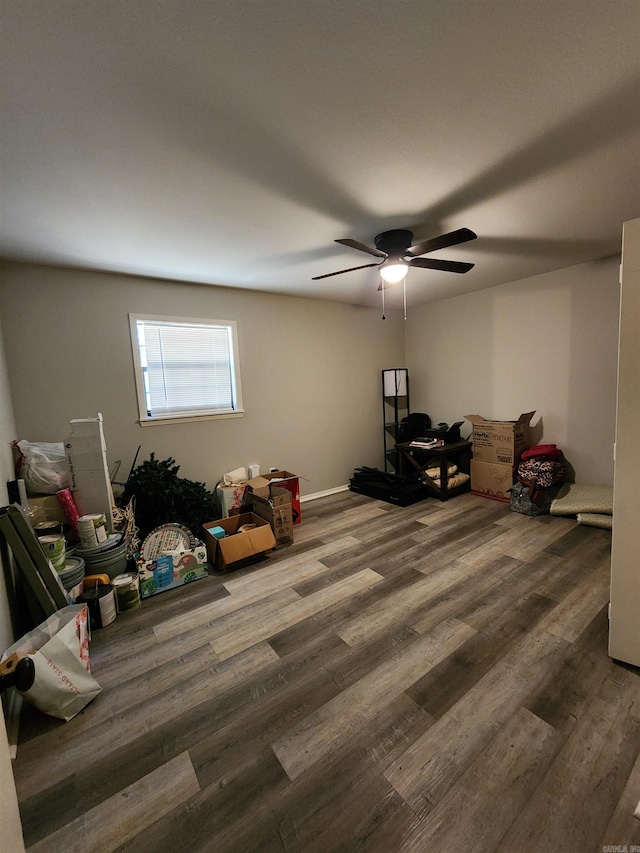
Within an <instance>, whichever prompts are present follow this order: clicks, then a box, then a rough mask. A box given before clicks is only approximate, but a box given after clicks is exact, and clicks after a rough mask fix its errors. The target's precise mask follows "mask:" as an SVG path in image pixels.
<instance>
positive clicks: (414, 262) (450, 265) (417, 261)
mask: <svg viewBox="0 0 640 853" xmlns="http://www.w3.org/2000/svg"><path fill="white" fill-rule="evenodd" d="M409 266H410V267H421V268H422V269H425V270H442V271H443V272H460V273H462V272H469V270H470V269H473V267H474V266H475V264H467V263H463V262H462V261H440V260H438V259H437V258H412V259H411V260H410V261H409Z"/></svg>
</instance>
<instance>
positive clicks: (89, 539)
mask: <svg viewBox="0 0 640 853" xmlns="http://www.w3.org/2000/svg"><path fill="white" fill-rule="evenodd" d="M78 535H79V536H80V545H81V546H82V547H83V548H97V547H98V545H100V543H101V542H106V539H107V536H108V533H107V520H106V518H105V515H104V513H103V512H94V513H92V514H91V515H82V516H80V518H79V519H78Z"/></svg>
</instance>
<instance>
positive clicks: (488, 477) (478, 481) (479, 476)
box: [471, 459, 513, 502]
mask: <svg viewBox="0 0 640 853" xmlns="http://www.w3.org/2000/svg"><path fill="white" fill-rule="evenodd" d="M512 485H513V466H512V465H504V464H503V463H501V462H476V460H475V459H472V460H471V491H472V493H473V494H474V495H482V497H484V498H493V500H495V501H505V502H508V501H509V500H510V498H511V492H510V491H509V489H510V488H511V486H512Z"/></svg>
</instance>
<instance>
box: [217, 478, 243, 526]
mask: <svg viewBox="0 0 640 853" xmlns="http://www.w3.org/2000/svg"><path fill="white" fill-rule="evenodd" d="M246 491H247V486H246V484H244V485H242V486H218V488H217V489H216V495H217V497H218V501H219V502H220V513H221V515H222V516H223V518H228V516H229V514H230V513H231V510H232V509H240V507H241V506H242V505H243V504H244V502H245V495H246Z"/></svg>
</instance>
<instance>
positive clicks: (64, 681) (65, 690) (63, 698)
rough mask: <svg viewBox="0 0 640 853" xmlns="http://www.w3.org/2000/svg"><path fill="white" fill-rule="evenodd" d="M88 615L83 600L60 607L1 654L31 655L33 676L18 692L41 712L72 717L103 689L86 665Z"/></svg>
mask: <svg viewBox="0 0 640 853" xmlns="http://www.w3.org/2000/svg"><path fill="white" fill-rule="evenodd" d="M88 619H89V612H88V609H87V605H86V604H73V605H70V606H69V607H63V608H62V609H61V610H58V612H57V613H54V614H53V616H50V617H49V618H48V619H47V620H46V622H43V623H42V624H41V625H38V627H37V628H34V630H33V631H29V633H28V634H25V635H24V637H22V638H21V639H20V640H18V642H17V643H14V644H13V646H11V648H9V649H7V651H6V652H5V653H4V655H3V656H2V659H3V660H4V659H5V658H6V657H8V656H9V655H10V654H12V653H13V652H23V653H26V654H28V655H29V657H30V658H32V660H33V663H34V665H35V670H36V674H35V679H34V682H33V685H32V686H31V687H30V688H29V690H26V691H25V692H24V693H21V694H20V695H21V696H22V698H23V699H25V700H26V701H27V702H30V703H31V704H32V705H35V706H36V708H38V709H39V710H40V711H42V712H43V714H48V715H49V716H50V717H58V719H60V720H71V719H72V718H73V717H75V715H76V714H78V713H79V712H80V711H81V710H82V709H83V708H84V706H85V705H87V704H88V703H89V702H90V701H91V700H92V699H93V698H94V697H95V696H97V695H98V693H100V691H101V690H102V688H101V687H100V685H99V684H98V682H97V681H96V680H95V678H94V677H93V676H92V675H91V670H90V668H89V627H88Z"/></svg>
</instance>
